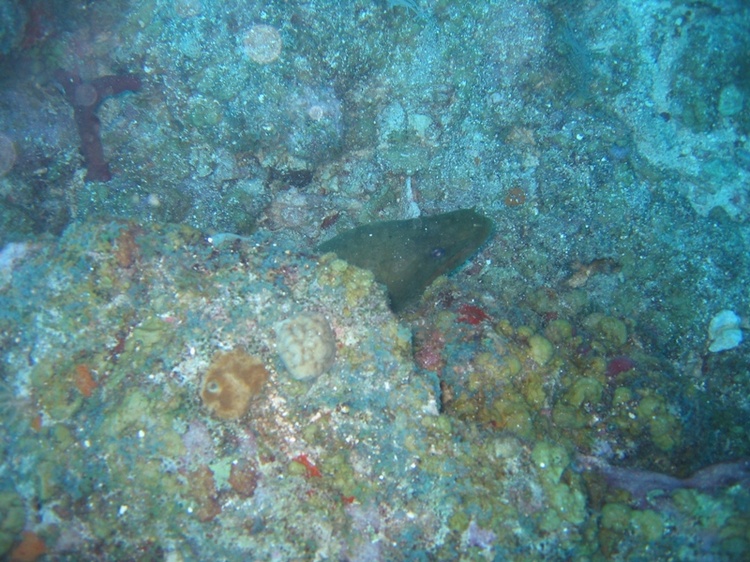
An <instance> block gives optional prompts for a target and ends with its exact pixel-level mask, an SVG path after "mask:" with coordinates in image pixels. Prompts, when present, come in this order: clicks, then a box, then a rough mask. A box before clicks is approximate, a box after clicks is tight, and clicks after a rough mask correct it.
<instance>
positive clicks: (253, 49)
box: [242, 24, 283, 64]
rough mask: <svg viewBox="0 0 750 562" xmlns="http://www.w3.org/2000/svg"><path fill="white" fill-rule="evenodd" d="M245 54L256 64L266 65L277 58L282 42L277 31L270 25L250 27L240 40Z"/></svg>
mask: <svg viewBox="0 0 750 562" xmlns="http://www.w3.org/2000/svg"><path fill="white" fill-rule="evenodd" d="M242 44H243V46H244V49H245V54H246V55H247V56H248V57H250V59H251V60H253V61H255V62H257V63H258V64H268V63H271V62H273V61H275V60H276V59H277V58H279V55H280V54H281V48H282V46H283V42H282V41H281V34H280V33H279V30H278V29H276V28H275V27H272V26H270V25H264V24H258V25H254V26H252V27H251V28H250V29H249V30H248V31H247V33H245V37H244V38H243V39H242Z"/></svg>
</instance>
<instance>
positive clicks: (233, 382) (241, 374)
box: [201, 349, 268, 420]
mask: <svg viewBox="0 0 750 562" xmlns="http://www.w3.org/2000/svg"><path fill="white" fill-rule="evenodd" d="M267 379H268V371H267V370H266V368H265V367H264V366H263V363H262V362H261V361H260V360H259V359H258V358H256V357H253V356H252V355H248V354H247V353H245V352H244V351H243V350H241V349H234V350H232V351H230V352H228V353H217V354H216V355H215V356H214V358H213V360H212V361H211V365H210V366H209V368H208V371H206V375H205V377H204V378H203V385H202V387H201V400H202V401H203V404H204V405H205V406H206V407H207V408H208V409H209V410H211V413H213V414H214V415H216V416H217V417H219V418H222V419H225V420H234V419H237V418H240V417H242V416H244V415H245V414H246V413H247V410H248V408H249V407H250V399H251V398H252V397H253V396H255V395H256V394H258V393H259V392H260V390H261V388H262V387H263V383H265V382H266V380H267Z"/></svg>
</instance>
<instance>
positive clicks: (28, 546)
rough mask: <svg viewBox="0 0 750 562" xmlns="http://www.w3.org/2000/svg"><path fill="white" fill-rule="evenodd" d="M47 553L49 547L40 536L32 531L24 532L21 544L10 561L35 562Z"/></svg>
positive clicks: (12, 554)
mask: <svg viewBox="0 0 750 562" xmlns="http://www.w3.org/2000/svg"><path fill="white" fill-rule="evenodd" d="M45 552H47V545H46V544H44V541H43V540H42V539H41V538H40V537H39V535H37V534H36V533H34V532H32V531H24V532H23V538H22V539H21V542H20V543H18V545H16V547H15V548H14V549H13V552H11V553H10V559H11V560H12V561H13V562H34V560H36V559H37V558H39V557H40V556H41V555H42V554H44V553H45Z"/></svg>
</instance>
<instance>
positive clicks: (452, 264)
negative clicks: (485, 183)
mask: <svg viewBox="0 0 750 562" xmlns="http://www.w3.org/2000/svg"><path fill="white" fill-rule="evenodd" d="M491 231H492V221H490V219H488V218H487V217H484V216H482V215H480V214H478V213H477V212H476V211H474V210H473V209H461V210H458V211H452V212H450V213H444V214H442V215H434V216H431V217H419V218H416V219H410V220H400V221H383V222H374V223H371V224H366V225H363V226H358V227H357V228H353V229H352V230H347V231H346V232H343V233H341V234H339V235H338V236H336V237H335V238H332V239H331V240H328V241H327V242H323V243H322V244H321V245H320V246H318V251H320V252H325V253H327V252H333V253H335V254H336V255H337V256H338V257H339V258H340V259H343V260H346V261H347V262H349V263H350V264H352V265H356V266H357V267H361V268H363V269H369V270H370V271H372V273H373V275H374V276H375V280H376V281H378V282H379V283H382V284H383V285H385V286H386V287H387V289H388V294H389V295H390V298H391V309H392V310H393V311H394V312H400V311H401V310H403V309H404V308H405V307H406V306H407V305H408V304H409V303H410V302H411V301H412V300H414V299H416V298H417V297H419V296H420V295H421V294H422V292H423V291H424V290H425V288H427V287H428V286H429V284H430V283H432V282H433V281H434V280H435V279H436V278H437V277H438V276H440V275H442V274H443V273H448V272H449V271H452V270H453V269H455V268H456V267H458V266H459V265H461V264H462V263H463V262H465V261H466V260H467V258H469V257H470V256H471V255H472V254H474V253H475V252H476V251H477V249H478V248H479V247H480V246H481V245H482V244H483V243H484V241H485V240H487V237H488V236H489V235H490V232H491Z"/></svg>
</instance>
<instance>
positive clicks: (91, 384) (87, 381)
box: [74, 363, 97, 398]
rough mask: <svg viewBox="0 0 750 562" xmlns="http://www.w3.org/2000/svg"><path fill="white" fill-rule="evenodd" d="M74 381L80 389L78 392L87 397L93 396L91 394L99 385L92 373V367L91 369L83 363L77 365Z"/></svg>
mask: <svg viewBox="0 0 750 562" xmlns="http://www.w3.org/2000/svg"><path fill="white" fill-rule="evenodd" d="M74 382H75V385H76V388H77V389H78V392H80V393H81V394H83V395H84V396H85V397H86V398H88V397H89V396H91V394H92V393H93V392H94V389H95V388H96V387H97V384H96V381H95V380H94V376H93V375H92V374H91V369H89V368H88V367H87V366H86V365H84V364H82V363H81V364H80V365H76V373H75V381H74Z"/></svg>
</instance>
